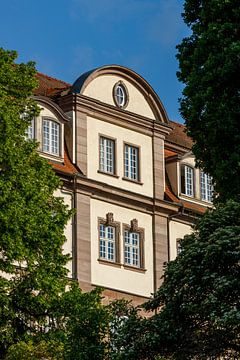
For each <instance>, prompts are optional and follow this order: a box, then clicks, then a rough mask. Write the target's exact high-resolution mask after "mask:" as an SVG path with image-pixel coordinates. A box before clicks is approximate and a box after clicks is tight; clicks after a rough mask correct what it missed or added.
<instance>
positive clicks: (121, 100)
mask: <svg viewBox="0 0 240 360" xmlns="http://www.w3.org/2000/svg"><path fill="white" fill-rule="evenodd" d="M125 99H126V94H125V91H124V88H123V87H122V86H121V85H118V86H117V87H116V100H117V103H118V105H119V106H120V107H122V106H124V105H125V101H126V100H125Z"/></svg>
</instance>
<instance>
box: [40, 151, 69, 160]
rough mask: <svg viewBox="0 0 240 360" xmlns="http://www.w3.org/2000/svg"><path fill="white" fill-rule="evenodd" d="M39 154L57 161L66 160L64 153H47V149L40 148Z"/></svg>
mask: <svg viewBox="0 0 240 360" xmlns="http://www.w3.org/2000/svg"><path fill="white" fill-rule="evenodd" d="M38 152H39V154H40V155H41V156H42V157H44V158H46V159H50V160H52V161H56V162H58V163H59V162H61V163H63V162H64V158H63V156H62V155H53V154H50V153H47V152H45V151H42V150H38Z"/></svg>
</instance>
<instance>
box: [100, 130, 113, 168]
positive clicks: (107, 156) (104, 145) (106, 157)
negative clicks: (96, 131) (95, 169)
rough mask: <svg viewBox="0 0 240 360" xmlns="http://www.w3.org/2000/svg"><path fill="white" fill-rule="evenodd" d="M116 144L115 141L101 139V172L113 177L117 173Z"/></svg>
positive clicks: (106, 138)
mask: <svg viewBox="0 0 240 360" xmlns="http://www.w3.org/2000/svg"><path fill="white" fill-rule="evenodd" d="M115 142H116V141H115V139H111V138H108V137H105V136H102V135H100V137H99V170H100V171H102V172H104V173H108V174H112V175H114V174H115V172H116V165H115V161H116V159H115V146H116V145H115Z"/></svg>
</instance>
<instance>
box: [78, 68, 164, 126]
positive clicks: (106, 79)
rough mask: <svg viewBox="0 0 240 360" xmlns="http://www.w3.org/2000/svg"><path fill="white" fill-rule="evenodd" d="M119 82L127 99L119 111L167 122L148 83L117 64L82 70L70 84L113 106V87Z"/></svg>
mask: <svg viewBox="0 0 240 360" xmlns="http://www.w3.org/2000/svg"><path fill="white" fill-rule="evenodd" d="M118 83H122V84H123V85H124V87H125V89H126V90H127V96H128V99H127V100H128V102H127V105H126V106H124V107H120V109H121V111H129V112H131V113H136V114H138V115H142V116H144V117H147V118H151V119H154V120H156V121H158V122H161V123H166V124H168V123H169V120H168V116H167V113H166V110H165V109H164V106H163V104H162V102H161V100H160V99H159V97H158V95H157V94H156V93H155V91H154V90H153V88H152V87H151V86H150V85H149V83H148V82H147V81H146V80H145V79H143V78H142V77H141V76H140V75H139V74H137V73H136V72H134V71H133V70H130V69H128V68H126V67H123V66H120V65H107V66H102V67H100V68H97V69H93V70H91V71H88V72H86V73H84V74H82V75H81V76H80V77H79V78H78V79H77V80H76V81H75V82H74V84H73V85H72V88H71V91H72V93H78V94H81V95H84V96H87V97H90V98H93V99H95V100H98V101H101V102H103V103H106V104H108V105H111V106H114V107H116V106H117V105H116V101H115V99H114V87H116V84H118Z"/></svg>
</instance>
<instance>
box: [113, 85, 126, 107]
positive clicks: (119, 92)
mask: <svg viewBox="0 0 240 360" xmlns="http://www.w3.org/2000/svg"><path fill="white" fill-rule="evenodd" d="M113 99H114V102H115V104H116V106H118V107H119V108H121V109H124V108H126V106H127V105H128V101H129V95H128V90H127V87H126V86H125V84H124V83H123V82H122V81H119V82H117V83H116V84H115V85H114V87H113Z"/></svg>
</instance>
